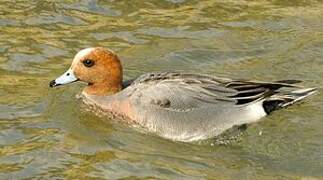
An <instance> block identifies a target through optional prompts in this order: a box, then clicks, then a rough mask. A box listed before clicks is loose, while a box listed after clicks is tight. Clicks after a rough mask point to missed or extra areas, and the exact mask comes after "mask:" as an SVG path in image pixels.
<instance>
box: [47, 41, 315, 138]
mask: <svg viewBox="0 0 323 180" xmlns="http://www.w3.org/2000/svg"><path fill="white" fill-rule="evenodd" d="M75 81H84V82H86V83H87V86H86V87H85V88H84V90H83V92H82V94H83V95H84V97H85V98H86V101H87V102H88V103H90V104H92V105H95V106H96V107H97V108H99V109H100V110H101V111H103V112H106V113H112V114H117V115H119V116H120V117H123V119H124V121H127V122H130V123H134V124H138V125H140V126H142V127H144V128H145V129H147V130H148V131H150V132H154V133H156V134H158V135H160V136H162V137H165V138H168V139H172V140H178V141H195V140H202V139H207V138H211V137H214V136H217V135H219V134H221V133H223V132H224V131H226V130H228V129H230V128H232V127H233V126H239V125H244V124H248V123H252V122H256V121H258V120H259V119H260V118H262V117H264V116H266V115H268V114H270V113H271V112H272V111H274V110H277V109H281V108H283V107H286V106H288V105H291V104H293V103H294V102H297V101H299V100H301V99H303V98H305V97H307V96H309V95H311V94H313V93H314V92H315V88H302V87H301V86H297V85H295V83H298V82H300V81H297V80H283V81H276V82H262V81H248V80H233V79H228V78H220V77H216V76H210V75H202V74H193V73H182V72H153V73H146V74H143V75H141V76H139V77H138V78H136V79H134V80H131V81H123V79H122V66H121V63H120V60H119V58H118V56H117V55H116V54H115V53H113V52H112V51H110V50H107V49H104V48H102V47H96V48H87V49H83V50H81V51H80V52H78V53H77V54H76V56H75V57H74V60H73V62H72V65H71V67H70V68H69V70H68V71H67V72H65V73H64V74H63V75H62V76H60V77H58V78H57V79H55V80H53V81H51V82H50V87H55V86H58V85H63V84H69V83H72V82H75Z"/></svg>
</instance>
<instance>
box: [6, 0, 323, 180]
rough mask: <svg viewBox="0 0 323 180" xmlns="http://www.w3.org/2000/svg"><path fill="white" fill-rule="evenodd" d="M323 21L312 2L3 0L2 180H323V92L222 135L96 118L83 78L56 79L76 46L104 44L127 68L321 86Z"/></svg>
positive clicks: (322, 11) (128, 73)
mask: <svg viewBox="0 0 323 180" xmlns="http://www.w3.org/2000/svg"><path fill="white" fill-rule="evenodd" d="M322 19H323V2H320V1H314V0H310V1H305V0H304V1H302V0H295V1H287V0H271V1H265V0H263V1H220V0H205V1H199V0H196V1H189V0H154V1H139V0H136V1H135V0H134V1H122V0H120V1H96V0H84V1H75V0H59V1H50V0H46V1H45V0H44V1H27V0H17V1H12V0H1V3H0V176H1V179H23V178H27V179H28V178H30V179H31V178H35V179H49V178H52V179H61V178H70V179H81V178H83V179H91V178H92V179H108V178H129V179H133V178H148V179H149V178H157V179H158V178H160V179H179V178H192V179H205V178H210V179H238V178H239V179H240V178H242V179H277V178H278V179H286V178H288V179H300V178H313V179H316V178H317V179H321V178H323V138H322V137H323V130H322V129H323V112H322V107H323V103H322V95H321V94H322V93H318V94H316V95H315V96H313V97H311V98H309V99H307V100H306V101H305V102H304V103H300V104H297V105H295V106H293V107H290V108H288V109H285V110H281V111H278V112H276V113H274V114H272V115H271V116H269V117H266V118H264V119H263V120H264V121H262V122H260V123H256V124H253V125H250V126H249V127H248V129H247V130H246V131H245V132H244V133H243V135H242V136H241V137H240V138H239V140H237V141H235V142H232V143H230V144H229V145H214V143H213V141H212V140H208V141H205V142H196V143H180V142H172V141H169V140H165V139H162V138H159V137H156V136H154V135H149V134H143V133H141V132H138V131H136V130H135V129H132V128H129V127H128V126H126V125H123V124H121V123H117V122H114V121H110V120H108V119H104V118H100V117H96V116H95V115H93V114H91V113H89V112H86V111H85V109H84V108H85V107H83V106H82V105H81V103H80V102H79V100H77V99H76V98H75V95H77V94H79V93H80V92H81V89H82V87H83V85H82V84H74V85H70V86H65V87H62V88H57V89H49V88H48V82H49V81H50V80H51V79H54V78H56V77H57V76H58V75H60V74H61V73H63V72H64V71H65V70H66V69H67V68H68V66H69V64H70V63H71V60H72V58H73V56H74V54H75V53H76V52H77V51H78V50H80V49H82V48H85V47H91V46H103V47H108V48H110V49H112V50H114V51H115V52H117V53H118V54H119V56H120V58H121V59H122V62H123V65H124V69H125V77H126V78H133V77H136V76H137V75H140V74H142V73H145V72H150V71H161V70H174V69H178V70H186V71H190V72H199V73H208V74H217V75H220V76H227V77H235V78H247V79H259V80H275V79H285V78H287V79H302V80H304V81H305V82H304V85H306V86H316V87H318V88H319V91H321V88H322V86H323V82H322V77H323V21H322Z"/></svg>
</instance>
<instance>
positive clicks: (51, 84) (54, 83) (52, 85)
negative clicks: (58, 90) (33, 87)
mask: <svg viewBox="0 0 323 180" xmlns="http://www.w3.org/2000/svg"><path fill="white" fill-rule="evenodd" d="M58 85H59V84H56V82H55V80H52V81H51V82H50V83H49V87H51V88H52V87H55V86H58Z"/></svg>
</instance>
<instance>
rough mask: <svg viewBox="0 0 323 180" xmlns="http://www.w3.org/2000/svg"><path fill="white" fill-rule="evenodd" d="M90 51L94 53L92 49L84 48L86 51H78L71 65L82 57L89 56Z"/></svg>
mask: <svg viewBox="0 0 323 180" xmlns="http://www.w3.org/2000/svg"><path fill="white" fill-rule="evenodd" d="M92 51H94V48H86V49H82V50H81V51H79V52H78V53H77V54H76V55H75V57H74V60H73V62H72V64H74V63H76V62H77V61H79V60H80V59H82V58H83V57H85V56H87V55H89V54H90V53H91V52H92Z"/></svg>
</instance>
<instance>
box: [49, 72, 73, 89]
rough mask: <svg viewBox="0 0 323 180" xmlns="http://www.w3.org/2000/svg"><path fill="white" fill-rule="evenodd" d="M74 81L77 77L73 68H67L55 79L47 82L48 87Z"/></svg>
mask: <svg viewBox="0 0 323 180" xmlns="http://www.w3.org/2000/svg"><path fill="white" fill-rule="evenodd" d="M75 81H78V79H77V78H76V77H75V75H74V72H73V70H72V69H69V70H68V71H66V72H65V73H64V74H63V75H61V76H60V77H58V78H57V79H55V80H52V81H51V82H50V83H49V87H56V86H60V85H64V84H69V83H72V82H75Z"/></svg>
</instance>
